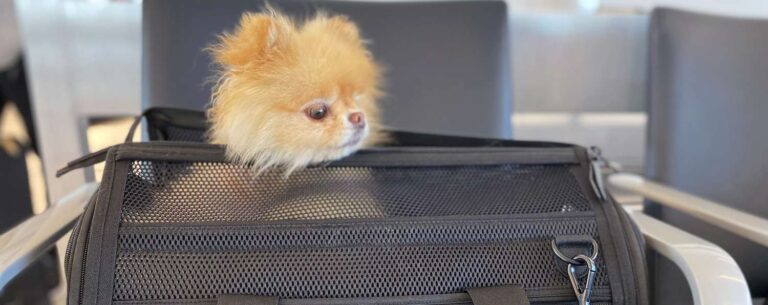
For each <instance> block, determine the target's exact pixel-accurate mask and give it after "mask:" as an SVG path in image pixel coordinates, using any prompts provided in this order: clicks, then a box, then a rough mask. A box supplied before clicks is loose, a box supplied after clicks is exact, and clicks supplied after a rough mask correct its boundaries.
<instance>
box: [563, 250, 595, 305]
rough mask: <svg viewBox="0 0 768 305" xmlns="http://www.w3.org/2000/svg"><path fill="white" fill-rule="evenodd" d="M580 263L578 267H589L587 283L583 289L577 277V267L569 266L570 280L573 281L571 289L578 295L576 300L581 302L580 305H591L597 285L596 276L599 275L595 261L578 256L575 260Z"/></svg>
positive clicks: (587, 257)
mask: <svg viewBox="0 0 768 305" xmlns="http://www.w3.org/2000/svg"><path fill="white" fill-rule="evenodd" d="M573 260H574V261H576V262H578V263H579V264H578V265H585V264H586V265H587V271H588V272H589V273H588V274H587V281H586V283H584V289H582V288H581V284H580V283H579V278H578V277H577V276H576V266H577V265H574V264H568V278H569V279H570V280H571V287H573V292H574V293H576V298H577V299H578V301H579V305H590V297H591V296H592V286H593V285H594V283H595V275H597V266H595V261H594V260H593V259H592V258H591V257H589V256H586V255H584V254H579V255H576V256H575V257H574V258H573Z"/></svg>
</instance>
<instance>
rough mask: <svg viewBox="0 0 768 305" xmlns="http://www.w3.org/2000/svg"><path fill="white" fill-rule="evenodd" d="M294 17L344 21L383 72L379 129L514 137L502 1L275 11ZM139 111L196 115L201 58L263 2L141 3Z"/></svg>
mask: <svg viewBox="0 0 768 305" xmlns="http://www.w3.org/2000/svg"><path fill="white" fill-rule="evenodd" d="M271 4H272V5H273V6H276V7H278V8H279V9H281V10H282V11H284V12H286V13H288V14H290V15H292V16H299V17H301V16H308V15H311V14H313V12H314V11H315V10H316V9H324V10H327V11H330V12H333V13H340V14H345V15H348V16H350V18H351V19H352V20H353V21H355V22H356V23H358V25H359V26H360V28H361V31H362V33H363V36H365V37H366V38H368V39H370V40H371V41H372V45H371V48H372V51H373V53H374V56H375V57H376V58H377V60H378V61H380V62H381V63H383V64H384V65H385V67H386V68H387V70H388V72H387V74H386V86H385V90H386V92H387V96H386V97H385V98H384V99H383V100H382V101H381V105H382V108H383V115H384V123H385V124H387V125H388V126H390V127H393V128H397V129H403V130H411V131H422V132H433V133H435V132H436V133H446V134H460V135H474V136H487V137H510V136H511V123H510V115H511V109H512V107H511V92H510V87H511V84H512V81H511V76H510V74H511V72H510V70H511V67H510V61H511V59H510V57H511V56H510V54H509V47H508V37H507V33H508V31H507V9H506V5H505V3H504V1H501V0H498V1H425V2H419V1H414V2H377V1H371V2H358V1H312V2H310V1H307V0H291V1H279V2H278V1H272V3H271ZM143 5H144V14H143V25H144V34H143V35H144V59H143V62H144V63H143V64H144V70H143V88H144V89H143V90H144V92H143V96H144V107H150V106H172V107H182V108H191V109H198V110H202V109H203V108H204V107H205V105H206V104H207V103H208V101H209V98H210V83H208V84H206V80H208V79H210V77H211V71H212V69H211V68H212V67H211V65H210V58H209V56H208V54H206V53H205V52H204V51H203V49H204V48H205V47H206V46H208V45H209V44H211V43H212V42H214V41H215V38H216V35H218V34H220V33H221V32H222V31H229V30H232V29H233V28H234V26H235V24H236V23H237V21H238V20H239V17H240V15H241V14H242V12H243V11H258V10H260V9H262V8H263V5H264V3H263V2H262V1H253V0H224V1H207V0H166V1H145V2H144V3H143Z"/></svg>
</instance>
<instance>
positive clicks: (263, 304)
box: [216, 285, 530, 305]
mask: <svg viewBox="0 0 768 305" xmlns="http://www.w3.org/2000/svg"><path fill="white" fill-rule="evenodd" d="M467 294H468V295H469V300H471V301H472V304H473V305H530V302H528V296H526V295H525V290H523V288H521V287H520V286H514V285H504V286H494V287H483V288H471V289H467ZM456 295H457V294H453V295H452V296H456ZM459 295H460V294H459ZM446 297H448V295H446ZM404 298H405V299H403V300H400V301H403V302H402V303H403V304H411V303H418V304H421V302H419V301H418V300H416V299H420V298H422V297H420V296H415V297H404ZM463 298H466V294H465V295H464V297H463ZM360 300H361V299H357V301H360ZM464 300H465V301H469V300H467V299H464ZM283 301H284V302H280V299H279V298H278V297H265V296H255V295H231V294H229V295H220V296H219V297H218V298H217V299H216V305H277V304H284V305H289V304H293V302H292V300H283ZM366 301H369V300H366ZM389 301H392V300H389ZM406 301H407V302H406ZM422 301H423V300H422ZM465 301H462V302H465ZM350 302H354V301H351V300H349V299H325V300H324V301H321V302H317V304H350ZM358 303H364V304H378V302H375V301H374V302H358ZM393 303H397V304H400V303H401V302H393ZM451 303H452V302H451ZM301 304H304V303H303V302H302V303H301ZM388 304H389V303H388ZM430 304H432V302H430ZM441 304H442V303H441Z"/></svg>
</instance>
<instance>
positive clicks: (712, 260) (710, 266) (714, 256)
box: [629, 211, 752, 305]
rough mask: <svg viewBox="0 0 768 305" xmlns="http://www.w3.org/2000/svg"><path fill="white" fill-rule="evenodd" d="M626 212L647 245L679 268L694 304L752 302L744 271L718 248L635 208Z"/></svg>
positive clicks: (746, 303)
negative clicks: (633, 210) (635, 210)
mask: <svg viewBox="0 0 768 305" xmlns="http://www.w3.org/2000/svg"><path fill="white" fill-rule="evenodd" d="M629 214H630V215H631V217H632V219H634V221H635V223H637V226H638V227H639V228H640V231H641V232H642V233H643V235H644V236H645V240H646V243H647V244H648V246H649V247H650V248H651V249H653V250H655V251H656V252H658V253H659V254H661V255H663V256H664V257H666V258H668V259H670V260H671V261H672V262H674V263H675V265H677V266H678V267H680V269H681V270H682V271H683V274H684V275H685V278H686V280H687V281H688V285H689V286H690V288H691V293H692V294H693V303H694V304H696V305H710V304H711V305H714V304H718V305H722V304H734V305H735V304H742V305H751V304H752V297H751V295H750V293H749V287H748V286H747V280H746V279H745V278H744V274H743V273H742V272H741V269H739V266H738V265H737V264H736V261H735V260H734V259H733V258H732V257H731V256H730V255H729V254H728V253H727V252H725V251H724V250H723V249H722V248H720V247H718V246H716V245H714V244H712V243H710V242H708V241H706V240H703V239H701V238H699V237H696V236H694V235H691V234H690V233H687V232H685V231H682V230H680V229H678V228H675V227H673V226H670V225H668V224H666V223H664V222H661V221H659V220H657V219H655V218H653V217H650V216H647V215H645V214H642V213H641V212H639V211H638V212H632V211H629Z"/></svg>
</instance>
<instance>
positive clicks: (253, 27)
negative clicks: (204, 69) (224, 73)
mask: <svg viewBox="0 0 768 305" xmlns="http://www.w3.org/2000/svg"><path fill="white" fill-rule="evenodd" d="M294 31H295V27H294V25H293V21H291V19H290V18H288V17H286V16H284V15H282V14H280V13H279V12H277V11H275V10H273V9H271V8H268V9H267V11H266V12H264V13H245V14H243V17H242V18H241V19H240V24H239V25H238V26H237V28H236V29H235V31H234V32H233V33H226V34H223V35H221V36H219V42H218V43H217V44H215V45H213V46H212V47H211V48H210V50H211V53H212V54H213V57H214V60H215V61H216V62H217V63H219V64H221V65H225V66H229V67H243V66H247V65H250V64H258V63H261V62H266V61H268V60H269V58H270V55H271V54H275V52H277V51H286V50H287V48H288V47H289V46H290V39H291V36H292V35H293V34H294Z"/></svg>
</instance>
